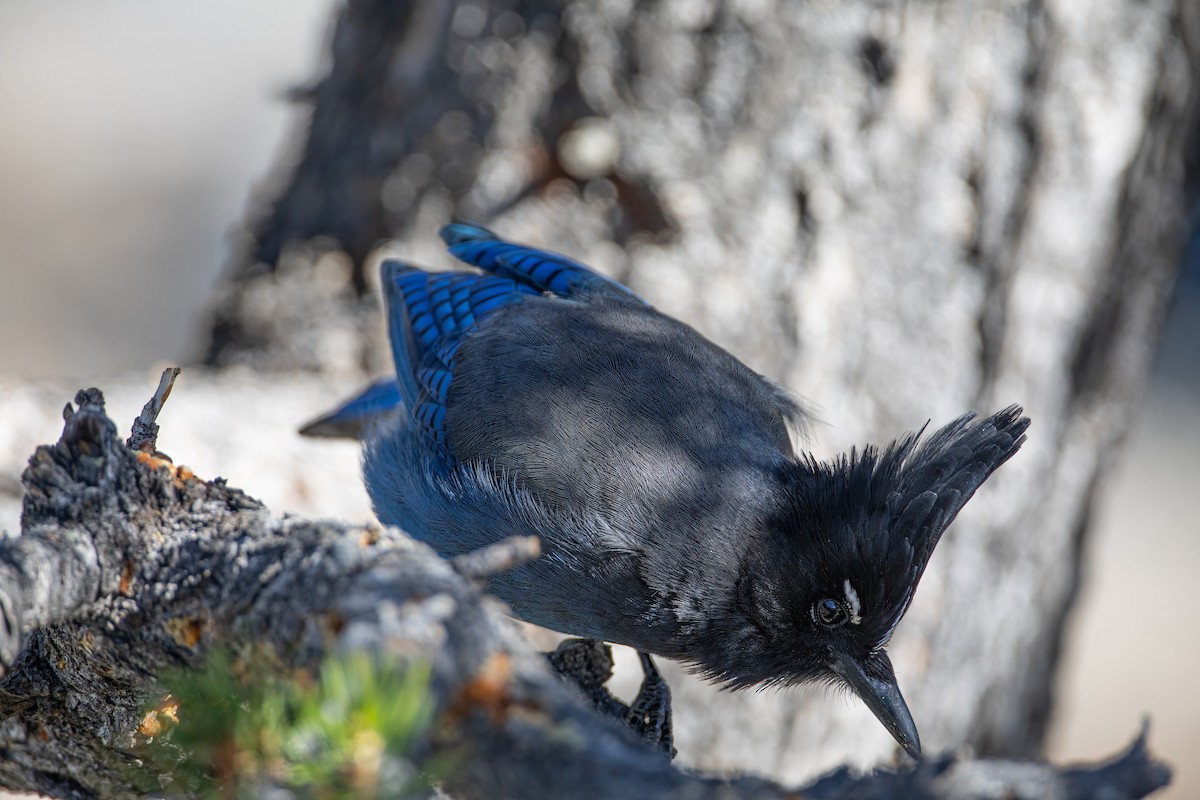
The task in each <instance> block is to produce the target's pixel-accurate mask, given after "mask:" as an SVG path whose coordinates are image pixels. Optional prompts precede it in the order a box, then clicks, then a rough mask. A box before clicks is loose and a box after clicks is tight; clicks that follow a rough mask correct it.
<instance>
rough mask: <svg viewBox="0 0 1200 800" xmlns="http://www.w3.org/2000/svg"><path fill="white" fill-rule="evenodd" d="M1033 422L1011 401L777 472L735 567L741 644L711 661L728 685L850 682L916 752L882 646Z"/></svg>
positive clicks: (915, 740) (912, 730)
mask: <svg viewBox="0 0 1200 800" xmlns="http://www.w3.org/2000/svg"><path fill="white" fill-rule="evenodd" d="M1028 425H1029V420H1028V419H1026V418H1024V417H1022V416H1021V409H1020V408H1018V407H1016V406H1013V407H1010V408H1007V409H1005V410H1004V411H1001V412H999V413H998V414H995V415H993V416H991V417H989V418H987V419H985V420H981V421H974V415H973V414H969V415H966V416H964V417H961V418H959V419H958V420H956V421H954V422H952V423H951V424H949V425H947V426H946V427H944V428H942V429H941V430H939V431H937V432H936V433H934V434H933V435H932V436H930V437H928V438H927V439H925V440H924V441H921V440H920V438H919V437H920V434H912V435H909V436H907V437H905V438H904V439H901V440H899V441H896V442H893V443H892V444H891V445H889V446H888V447H886V448H884V449H883V450H882V452H880V451H878V450H876V449H875V448H873V447H867V448H866V449H864V450H863V451H862V452H861V453H857V452H854V451H852V452H851V453H850V454H849V455H848V456H842V457H840V458H838V459H836V460H834V461H832V462H827V463H823V462H818V461H816V460H815V459H813V458H811V457H806V458H802V459H799V460H797V461H795V462H793V463H792V464H791V465H790V467H789V468H788V470H787V473H786V475H784V476H783V486H784V491H783V496H784V497H785V498H786V499H785V500H784V501H783V506H784V507H783V508H781V509H780V511H779V514H778V518H777V519H774V520H772V521H771V523H770V524H769V525H768V529H767V531H766V532H765V533H764V534H763V535H762V537H761V538H760V539H759V540H758V541H757V542H756V543H755V545H754V546H753V547H751V548H750V550H749V552H748V555H747V557H746V559H745V561H744V562H743V563H742V565H741V570H740V573H739V577H738V583H737V588H736V592H735V596H736V599H735V601H734V607H733V608H732V609H731V614H730V617H731V618H733V617H738V616H741V617H743V618H744V619H748V620H749V623H748V624H745V625H743V626H741V630H740V631H739V632H738V635H737V637H736V638H737V639H738V646H737V648H736V649H737V653H734V654H731V653H726V654H725V656H726V658H725V659H722V661H723V662H724V665H723V667H722V668H718V669H710V670H709V671H710V672H711V673H712V674H713V677H716V678H718V679H720V680H723V681H725V682H726V684H727V685H729V686H731V687H742V686H751V685H756V684H768V685H769V684H793V683H801V682H805V681H822V680H824V681H829V682H832V683H841V684H843V685H846V686H849V688H851V689H852V690H853V691H854V692H855V693H856V694H857V695H858V696H859V697H861V698H862V699H863V701H864V702H865V703H866V704H867V706H868V707H870V709H871V710H872V711H873V712H874V713H875V715H876V716H877V717H878V718H879V719H880V721H881V722H883V724H884V726H885V727H887V729H888V730H889V731H890V732H891V733H892V735H893V736H894V737H895V738H896V740H897V741H898V742H899V743H900V744H901V745H902V746H903V747H904V748H905V750H907V751H908V752H909V753H910V754H911V755H913V756H914V757H916V756H918V755H919V754H920V742H919V740H918V738H917V731H916V727H915V725H914V724H913V721H912V716H911V715H910V714H909V711H908V707H907V706H906V704H905V702H904V698H903V697H902V696H901V694H900V689H899V687H898V686H897V684H896V676H895V673H894V671H893V670H892V665H891V662H890V661H889V660H888V657H887V653H886V652H884V647H885V646H886V645H887V643H888V640H889V639H890V638H891V636H892V632H893V631H894V630H895V628H896V625H897V624H898V623H899V622H900V619H901V618H902V617H903V616H904V613H905V611H907V610H908V606H909V604H910V603H911V602H912V598H913V593H914V592H915V591H916V588H917V583H918V581H920V579H921V574H922V573H923V572H924V570H925V565H926V564H927V563H928V561H929V557H930V555H932V553H933V549H934V546H935V545H936V544H937V542H938V539H939V538H940V537H941V535H942V531H944V530H945V529H946V526H947V525H949V524H950V522H951V521H952V520H953V519H954V517H955V515H956V514H957V513H958V512H959V509H961V508H962V507H963V505H964V504H965V503H966V502H967V500H968V499H970V497H971V495H972V494H973V493H974V492H975V490H976V489H977V488H978V487H979V485H980V484H981V483H983V481H984V480H985V479H987V477H988V476H989V475H990V474H991V473H992V472H993V471H994V470H995V469H996V468H997V467H998V466H1000V465H1001V464H1003V463H1004V462H1005V461H1007V460H1008V459H1009V457H1011V456H1012V455H1013V453H1015V452H1016V451H1017V449H1018V448H1020V446H1021V444H1022V443H1023V442H1024V441H1025V436H1024V433H1025V429H1026V428H1027V427H1028ZM710 663H712V662H710Z"/></svg>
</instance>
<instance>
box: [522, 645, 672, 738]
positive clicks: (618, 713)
mask: <svg viewBox="0 0 1200 800" xmlns="http://www.w3.org/2000/svg"><path fill="white" fill-rule="evenodd" d="M546 657H547V658H548V659H549V660H550V665H551V666H552V667H553V668H554V671H555V672H557V673H558V674H559V675H561V676H562V678H563V679H564V680H566V681H569V682H571V683H573V684H575V685H576V686H578V687H579V690H580V691H582V692H583V693H584V695H585V696H586V697H587V698H588V700H589V701H591V704H592V707H593V708H595V709H596V710H597V711H598V712H600V713H601V714H602V715H604V716H606V717H609V718H611V719H614V720H616V721H617V722H620V723H622V724H623V725H625V726H626V727H628V728H630V729H631V730H632V731H633V732H634V733H636V734H637V735H638V737H639V738H641V739H642V740H643V741H644V742H646V743H647V744H650V745H652V746H654V747H656V748H657V749H659V750H661V751H662V752H664V753H666V754H667V758H674V757H675V748H674V746H673V738H672V730H671V690H670V688H668V687H667V684H666V682H665V681H664V680H663V678H662V675H660V674H659V672H658V669H657V668H656V667H655V666H654V662H653V661H651V660H650V656H648V655H647V654H645V653H638V657H639V658H640V659H641V661H642V672H643V673H644V676H645V677H643V679H642V686H641V688H640V689H639V690H638V694H637V697H635V698H634V700H633V705H631V706H627V705H625V704H624V703H622V702H621V701H620V700H618V699H617V698H615V697H613V696H612V693H610V692H609V691H608V688H607V687H606V686H605V684H606V683H607V682H608V679H609V678H611V677H612V670H613V660H612V648H611V647H609V645H607V644H605V643H604V642H598V641H596V640H595V639H566V640H564V641H563V642H562V643H561V644H560V645H559V646H558V649H557V650H555V651H554V652H553V653H547V654H546Z"/></svg>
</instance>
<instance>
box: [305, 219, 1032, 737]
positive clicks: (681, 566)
mask: <svg viewBox="0 0 1200 800" xmlns="http://www.w3.org/2000/svg"><path fill="white" fill-rule="evenodd" d="M441 236H442V239H443V240H444V241H445V243H446V245H447V247H448V249H449V252H450V253H451V254H452V255H453V256H455V257H456V258H457V259H458V260H460V261H461V262H463V263H464V264H465V265H468V266H469V267H470V269H460V270H454V271H443V272H429V271H426V270H424V269H421V268H419V267H416V266H412V265H410V264H407V263H405V262H402V261H399V260H392V259H389V260H385V261H383V262H382V264H381V268H380V270H381V285H382V295H383V300H384V304H385V310H386V320H387V328H388V338H389V340H390V344H391V349H392V355H393V360H394V366H395V376H394V377H392V376H389V377H386V378H384V379H381V380H379V381H377V382H375V383H373V384H371V385H370V386H368V387H367V388H366V389H365V390H363V391H362V392H360V393H359V394H358V395H356V396H355V397H353V398H352V399H351V400H349V401H348V402H347V403H345V404H344V405H343V406H342V407H340V408H339V409H337V410H335V411H334V412H332V413H331V414H328V415H326V416H325V417H323V418H321V419H319V420H317V421H316V422H314V423H313V424H311V425H309V426H308V427H307V428H306V429H305V432H307V433H310V434H318V435H319V434H329V433H343V434H345V433H361V435H362V437H363V440H364V448H363V475H364V481H365V483H366V487H367V491H368V494H369V496H370V498H371V501H372V504H373V506H374V510H375V513H376V515H377V516H378V518H379V520H380V521H381V522H382V523H384V524H388V525H396V526H399V527H400V528H402V529H403V530H405V531H406V532H407V533H409V534H410V535H412V536H413V537H414V538H416V539H418V540H421V541H423V542H426V543H427V544H429V545H430V546H432V547H433V548H434V549H435V550H436V551H437V552H438V553H439V554H441V555H442V556H445V557H447V558H452V557H455V556H459V555H462V554H465V553H468V552H471V551H474V550H476V549H478V548H480V547H482V546H486V545H488V544H489V543H493V542H496V541H499V540H502V539H505V538H506V537H509V536H514V535H529V534H533V535H536V536H538V537H539V538H540V541H541V553H542V554H541V556H540V558H537V559H536V560H533V561H531V562H529V563H526V564H523V565H520V566H518V567H516V568H514V569H512V570H509V571H507V572H504V573H502V574H498V575H495V576H492V577H491V578H490V579H489V585H488V587H487V588H488V590H489V591H490V592H491V593H492V594H494V595H495V596H497V597H499V598H500V599H501V600H503V601H504V602H505V603H507V605H508V606H509V608H510V609H511V611H512V613H513V614H514V615H515V616H516V617H518V618H520V619H523V620H525V621H528V622H531V623H534V624H536V625H540V626H543V627H546V628H550V629H552V630H556V631H560V632H562V633H566V634H570V635H575V636H581V637H585V638H588V639H596V640H600V641H604V642H612V643H617V644H624V645H629V646H631V647H633V648H635V649H636V650H637V651H639V653H641V654H654V655H658V656H662V657H666V658H669V659H673V660H677V661H680V662H682V663H684V664H685V665H687V666H688V667H690V668H691V669H692V670H694V671H696V672H698V673H699V674H701V675H702V676H704V677H705V678H707V679H709V680H711V681H713V682H715V683H717V684H719V685H720V686H721V687H723V688H727V689H735V690H736V689H744V688H749V687H763V686H792V685H798V684H805V683H827V684H834V685H840V686H843V687H848V688H849V689H850V690H851V691H852V692H853V693H854V694H856V695H857V696H858V697H859V698H861V699H862V701H863V702H864V703H865V704H866V706H867V707H868V708H869V709H870V710H871V711H872V712H873V713H874V714H875V716H876V717H877V718H878V719H879V721H880V722H881V723H882V724H883V726H884V727H885V728H886V729H887V730H888V731H889V732H890V733H891V734H892V736H893V737H894V738H895V740H896V741H897V743H898V744H899V745H900V746H901V747H902V748H903V749H904V750H905V752H907V753H908V754H909V755H910V756H912V757H913V758H914V759H919V758H920V754H921V744H920V739H919V736H918V732H917V728H916V725H915V723H914V721H913V717H912V714H911V712H910V711H909V709H908V706H907V704H906V702H905V700H904V697H903V695H902V693H901V691H900V688H899V684H898V682H897V678H896V674H895V670H894V669H893V666H892V664H891V661H890V660H889V658H888V655H887V651H886V649H885V648H886V645H887V644H888V641H889V640H890V639H891V637H892V634H893V632H894V631H895V630H896V626H897V625H898V624H899V622H900V620H901V618H902V617H903V616H904V614H905V612H906V611H907V610H908V608H909V605H910V604H911V602H912V600H913V595H914V592H915V591H916V588H917V584H918V582H919V581H920V579H921V576H922V573H923V572H924V570H925V567H926V564H927V563H928V562H929V558H930V556H931V555H932V553H933V550H934V547H935V546H936V545H937V543H938V540H939V539H940V537H941V535H942V533H943V531H945V529H946V527H947V526H948V525H949V524H950V523H951V521H952V520H953V519H954V517H955V515H956V514H957V513H958V512H959V510H961V509H962V507H963V506H964V504H965V503H966V502H967V501H968V500H969V499H970V497H971V496H972V494H973V493H974V492H975V490H976V489H977V488H979V486H980V485H981V484H982V483H983V482H984V481H985V480H986V479H987V478H988V476H990V475H991V474H992V472H993V471H994V470H996V469H997V468H998V467H999V466H1000V465H1001V464H1003V463H1004V462H1006V461H1007V460H1008V459H1009V458H1011V457H1012V456H1013V455H1014V454H1015V453H1016V452H1017V450H1018V449H1019V448H1020V447H1021V446H1022V444H1023V443H1024V442H1025V440H1026V429H1027V427H1028V426H1029V419H1028V418H1027V417H1025V416H1024V415H1023V410H1022V409H1021V408H1020V407H1019V406H1017V405H1012V406H1009V407H1008V408H1005V409H1003V410H1002V411H999V412H997V413H995V414H993V415H991V416H988V417H986V418H983V419H980V418H978V417H977V416H976V415H975V414H974V413H973V412H972V413H967V414H964V415H962V416H960V417H958V418H957V419H955V420H953V421H952V422H950V423H949V424H946V425H945V426H943V427H941V428H940V429H938V430H936V431H934V432H933V433H932V434H930V435H928V436H926V435H925V428H922V429H920V430H919V431H917V432H915V433H909V434H907V435H905V436H902V437H901V438H899V439H896V440H895V441H892V442H891V443H890V444H888V445H886V446H884V447H875V446H870V445H868V446H866V447H863V448H862V449H858V448H855V449H852V450H851V451H850V452H849V453H846V454H842V455H840V456H837V457H835V458H833V459H831V460H820V459H818V458H817V457H815V456H814V455H812V454H811V453H808V452H797V448H796V447H794V445H793V436H792V433H791V431H793V430H795V429H798V428H803V427H804V426H805V425H806V424H807V422H808V420H809V418H810V416H811V415H810V414H809V412H807V411H806V410H805V408H804V407H803V406H802V405H801V404H800V403H799V402H797V401H796V400H794V399H793V398H792V396H791V395H790V394H789V393H788V392H786V391H784V390H783V389H782V388H780V387H779V386H777V385H776V384H774V383H772V382H771V381H769V380H768V379H767V378H765V377H763V376H762V375H760V374H758V373H757V372H755V371H754V370H752V369H751V368H750V367H748V366H746V365H745V364H743V363H742V362H741V361H739V360H738V359H737V358H735V357H734V356H733V355H731V354H730V353H729V352H727V351H726V350H724V349H722V348H721V347H719V346H718V345H716V344H714V343H713V342H711V341H709V340H708V339H707V338H705V337H704V336H702V335H701V334H700V333H699V332H697V331H696V330H695V329H694V328H692V327H690V326H689V325H687V324H685V323H683V322H681V321H678V320H676V319H674V318H672V317H670V316H668V315H666V314H663V313H661V312H660V311H658V310H656V309H655V308H654V307H653V306H652V305H650V304H649V303H648V302H646V301H645V300H643V299H642V298H640V297H639V296H638V295H636V294H635V293H634V292H632V291H631V290H630V289H629V288H627V287H626V286H624V285H623V284H621V283H619V282H617V281H615V280H613V279H611V278H608V277H606V276H604V275H602V274H601V273H599V272H596V271H594V270H592V269H590V268H589V267H587V266H585V265H584V264H582V263H580V262H578V261H576V260H574V259H571V258H569V257H567V256H565V255H561V254H558V253H554V252H550V251H546V250H541V249H537V248H534V247H529V246H525V245H522V244H517V243H513V242H509V241H506V240H505V239H502V238H501V237H499V236H497V235H496V234H495V233H493V232H492V231H490V230H488V229H487V228H484V227H482V226H479V225H475V224H468V223H461V222H460V223H452V224H449V225H447V226H445V227H444V228H443V229H442V230H441ZM926 427H928V423H926ZM644 663H645V661H644Z"/></svg>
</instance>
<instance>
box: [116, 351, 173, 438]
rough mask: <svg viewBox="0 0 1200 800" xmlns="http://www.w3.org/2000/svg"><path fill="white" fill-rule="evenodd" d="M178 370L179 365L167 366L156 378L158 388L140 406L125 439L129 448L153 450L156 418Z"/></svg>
mask: <svg viewBox="0 0 1200 800" xmlns="http://www.w3.org/2000/svg"><path fill="white" fill-rule="evenodd" d="M180 372H181V370H180V368H179V367H167V368H166V369H164V370H163V374H162V377H161V378H159V380H158V388H157V389H155V390H154V396H153V397H151V398H150V399H149V400H147V401H146V405H144V406H142V413H141V414H138V416H137V419H135V420H134V421H133V430H132V431H130V434H129V438H128V439H127V440H126V441H125V444H126V446H127V447H128V448H129V449H130V450H144V451H145V452H147V453H153V452H154V449H155V447H156V446H157V442H158V423H157V421H156V420H157V419H158V414H159V412H160V411H162V407H163V405H165V404H166V402H167V398H168V397H170V396H171V387H172V386H174V385H175V379H176V378H177V377H179V373H180Z"/></svg>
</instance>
